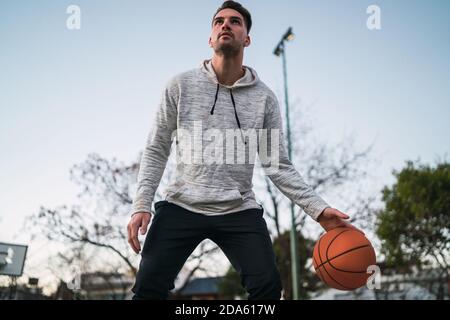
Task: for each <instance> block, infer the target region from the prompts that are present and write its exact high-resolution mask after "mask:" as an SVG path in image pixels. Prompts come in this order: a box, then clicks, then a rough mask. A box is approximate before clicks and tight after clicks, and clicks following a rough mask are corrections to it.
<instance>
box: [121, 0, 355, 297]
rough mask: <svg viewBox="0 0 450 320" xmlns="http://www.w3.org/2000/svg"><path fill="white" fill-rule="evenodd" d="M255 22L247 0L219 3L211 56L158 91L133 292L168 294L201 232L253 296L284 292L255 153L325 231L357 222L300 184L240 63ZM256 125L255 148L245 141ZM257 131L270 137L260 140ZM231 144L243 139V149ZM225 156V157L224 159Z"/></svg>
mask: <svg viewBox="0 0 450 320" xmlns="http://www.w3.org/2000/svg"><path fill="white" fill-rule="evenodd" d="M251 23H252V21H251V16H250V13H249V12H248V11H247V10H246V9H245V8H244V7H242V6H241V5H240V4H239V3H237V2H234V1H225V2H224V3H223V4H222V6H221V7H219V9H218V10H217V11H216V13H215V15H214V16H213V20H212V30H211V36H210V38H209V45H210V47H211V48H212V49H213V51H214V53H213V56H212V59H211V60H205V61H203V62H202V63H201V65H200V67H199V68H196V69H193V70H190V71H187V72H184V73H181V74H179V75H177V76H175V77H174V78H173V79H171V80H170V81H169V83H168V84H167V86H166V88H165V90H164V92H163V94H162V97H161V103H160V106H159V110H158V113H157V115H156V119H155V122H154V124H153V128H152V131H151V133H150V135H149V137H148V140H147V144H146V148H145V150H144V153H143V155H142V159H141V166H140V169H139V175H138V188H137V192H136V196H135V198H134V201H133V214H132V217H131V221H130V222H129V224H128V240H129V243H130V245H131V247H132V248H133V250H134V251H135V252H136V253H139V252H140V249H141V247H140V243H139V240H138V232H139V231H140V232H141V234H145V233H146V231H147V227H148V225H149V223H150V220H151V219H152V216H153V221H152V224H151V226H150V229H149V233H148V235H147V237H146V239H145V243H144V247H143V250H142V253H141V256H142V259H141V262H140V267H139V271H138V274H137V277H136V283H135V285H134V287H133V289H132V291H133V292H134V296H133V299H166V298H167V297H168V293H169V291H170V290H172V289H173V288H174V280H175V278H176V276H177V274H178V272H179V271H180V270H181V268H182V267H183V265H184V263H185V262H186V260H187V258H188V257H189V255H190V254H191V253H192V251H193V250H194V249H195V248H196V247H197V245H198V244H199V243H200V242H201V241H203V240H204V239H207V238H208V239H210V240H212V241H213V242H215V243H216V244H217V245H218V246H219V247H220V249H221V250H222V251H223V252H224V254H225V255H226V256H227V258H228V259H229V260H230V262H231V264H232V265H233V267H234V268H235V269H236V271H237V272H238V273H239V275H240V277H241V283H242V285H243V287H244V288H245V289H246V290H247V292H248V294H249V296H248V298H249V299H280V297H281V290H282V286H281V281H280V276H279V273H278V270H277V266H276V260H275V255H274V252H273V248H272V242H271V239H270V236H269V232H268V230H267V225H266V223H265V220H264V218H263V213H264V208H263V207H262V205H261V204H259V203H258V202H257V201H256V199H255V194H254V192H253V190H252V177H253V168H254V161H251V159H254V156H255V154H256V152H257V153H258V156H259V158H260V159H261V164H262V167H263V168H264V170H265V172H266V174H267V175H268V176H269V178H270V179H271V180H272V182H273V183H274V184H275V185H276V186H277V188H278V189H279V190H281V192H282V193H283V194H284V195H286V196H287V197H288V198H289V199H290V200H291V201H293V202H294V203H295V204H297V205H299V206H300V207H301V208H302V209H303V210H304V211H305V212H306V213H307V214H308V215H310V216H311V217H312V218H313V219H314V220H316V221H318V222H319V223H320V224H321V226H322V227H323V228H324V229H325V230H330V229H333V228H336V227H340V226H347V227H351V228H354V227H353V226H352V225H351V224H349V223H348V222H345V221H344V220H343V219H348V216H347V215H346V214H344V213H342V212H340V211H339V210H337V209H334V208H332V207H331V206H329V205H328V204H327V203H326V202H325V201H324V200H323V199H322V198H321V197H319V196H318V195H317V194H316V193H315V192H314V191H313V190H312V188H311V187H310V186H308V185H307V184H306V183H305V182H304V181H303V179H302V177H301V175H300V174H299V173H298V171H296V169H295V168H294V166H293V165H292V163H291V162H290V160H289V159H288V156H287V152H286V147H285V144H284V139H283V135H282V120H281V112H280V108H279V105H278V101H277V98H276V96H275V95H274V93H273V92H272V91H271V90H270V89H269V88H268V87H267V86H266V85H265V84H264V83H263V82H262V81H261V80H260V79H259V78H258V75H257V73H256V71H255V70H253V69H252V68H250V67H248V66H243V65H242V62H243V56H244V48H245V47H248V46H249V45H250V43H251V40H250V36H249V32H250V28H251ZM252 130H253V131H252ZM255 131H257V133H259V135H257V137H258V138H257V141H258V142H257V143H256V150H255V148H253V149H252V148H251V146H250V145H251V144H252V143H251V142H252V141H253V142H254V140H252V139H251V137H254V136H255V135H253V136H252V133H254V132H255ZM264 131H266V135H264V133H262V132H264ZM192 132H194V134H193V135H192ZM244 133H245V136H244ZM192 136H194V138H192ZM230 136H231V138H232V139H229V138H230ZM261 136H263V137H264V138H265V139H266V140H264V139H261V140H259V139H260V137H261ZM186 137H187V138H186ZM224 137H227V139H226V142H228V143H226V145H225V143H223V144H222V142H223V140H224ZM234 138H237V141H235V139H234ZM172 140H176V148H177V152H178V153H177V154H178V155H179V154H182V156H179V157H178V158H177V164H176V174H175V179H174V181H173V182H172V183H171V184H170V185H169V186H168V187H167V189H166V190H165V192H164V194H165V199H164V200H161V201H158V202H156V203H155V214H153V211H152V209H151V205H152V202H153V198H154V194H155V191H156V189H157V187H158V185H159V183H160V180H161V177H162V175H163V172H164V169H165V167H166V163H167V160H168V157H169V155H170V151H171V145H172ZM230 140H231V142H232V143H231V145H230V143H229V142H230ZM269 141H270V142H269ZM213 142H214V143H213ZM235 142H236V143H235ZM242 142H243V143H242ZM237 145H240V146H244V149H243V151H242V149H239V147H238V146H237ZM211 146H213V148H211ZM223 147H225V149H223ZM224 150H225V151H224ZM239 150H241V151H239ZM264 150H266V151H267V150H268V152H266V153H265V152H263V151H264ZM211 151H214V157H213V159H212V160H211V157H212V156H211ZM223 152H224V153H225V155H224V154H223ZM267 154H270V156H267ZM224 156H225V158H226V160H227V161H221V160H223V159H224ZM235 156H237V157H238V158H239V157H242V156H245V158H244V161H239V160H238V161H235ZM252 157H253V158H252ZM267 159H269V160H270V161H264V160H267ZM240 160H242V158H240ZM236 162H237V163H236ZM268 163H270V166H268V165H267V164H268ZM274 163H275V165H274Z"/></svg>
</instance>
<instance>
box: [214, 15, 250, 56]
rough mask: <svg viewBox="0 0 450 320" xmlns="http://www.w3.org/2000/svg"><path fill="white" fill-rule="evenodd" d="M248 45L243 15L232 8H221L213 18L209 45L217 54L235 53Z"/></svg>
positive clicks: (248, 39) (230, 54) (228, 54)
mask: <svg viewBox="0 0 450 320" xmlns="http://www.w3.org/2000/svg"><path fill="white" fill-rule="evenodd" d="M249 45H250V37H249V36H248V35H247V27H246V26H245V22H244V17H243V16H242V15H241V14H240V13H239V12H237V11H236V10H233V9H223V10H221V11H219V12H218V13H217V15H216V16H215V17H214V19H213V23H212V30H211V36H210V38H209V46H210V47H211V48H213V49H214V51H215V52H216V53H217V54H223V55H225V56H233V55H237V54H238V53H239V52H240V51H241V50H243V48H244V47H248V46H249Z"/></svg>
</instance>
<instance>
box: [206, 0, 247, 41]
mask: <svg viewBox="0 0 450 320" xmlns="http://www.w3.org/2000/svg"><path fill="white" fill-rule="evenodd" d="M223 9H233V10H236V11H237V12H239V13H240V14H241V15H242V16H243V17H244V22H245V25H246V26H247V34H249V33H250V29H251V28H252V16H251V15H250V12H248V10H247V9H245V8H244V7H243V6H242V5H241V4H240V3H239V2H236V1H231V0H230V1H225V2H224V3H222V5H221V6H220V7H219V9H217V11H216V13H215V14H214V16H213V22H214V18H215V17H216V15H217V14H218V13H219V11H221V10H223Z"/></svg>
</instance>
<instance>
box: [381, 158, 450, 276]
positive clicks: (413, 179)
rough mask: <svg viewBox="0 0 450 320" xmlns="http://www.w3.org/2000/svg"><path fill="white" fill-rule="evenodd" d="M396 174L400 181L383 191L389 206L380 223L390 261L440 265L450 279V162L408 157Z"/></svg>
mask: <svg viewBox="0 0 450 320" xmlns="http://www.w3.org/2000/svg"><path fill="white" fill-rule="evenodd" d="M393 174H394V175H395V177H396V179H397V182H396V183H395V184H394V185H393V186H392V187H391V188H389V187H385V188H384V189H383V191H382V192H383V201H384V202H385V208H384V209H383V211H381V212H380V213H379V215H378V218H377V226H376V233H377V235H378V236H379V238H380V240H381V241H382V249H381V250H382V253H383V254H384V255H385V257H386V264H387V265H388V266H395V268H396V269H399V268H407V269H410V268H411V267H413V266H414V267H416V268H418V270H421V269H422V268H424V267H430V266H432V267H434V268H436V267H438V268H440V269H441V270H442V273H441V275H442V277H445V278H446V279H447V280H448V270H449V266H450V260H449V259H450V230H449V228H450V164H449V163H438V164H437V166H436V167H435V168H433V167H430V166H428V165H420V164H417V165H415V164H414V163H413V162H412V161H408V162H407V166H406V167H405V168H403V169H402V170H401V171H400V172H397V171H394V172H393ZM443 282H444V281H443Z"/></svg>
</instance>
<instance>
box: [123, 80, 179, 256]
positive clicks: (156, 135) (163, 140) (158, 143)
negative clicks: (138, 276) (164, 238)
mask: <svg viewBox="0 0 450 320" xmlns="http://www.w3.org/2000/svg"><path fill="white" fill-rule="evenodd" d="M177 97H178V87H177V85H176V82H175V81H173V80H172V81H171V82H169V84H168V85H167V86H166V88H165V90H164V92H163V94H162V97H161V102H160V105H159V108H158V112H157V114H156V118H155V120H154V122H153V126H152V129H151V132H150V134H149V135H148V138H147V143H146V146H145V149H144V152H143V154H142V158H141V163H140V167H139V174H138V181H137V191H136V195H135V197H134V199H133V209H132V212H133V214H132V217H131V220H130V222H129V223H128V226H127V231H128V243H129V244H130V246H131V248H132V249H133V250H134V251H135V252H136V253H139V251H140V250H141V245H140V243H139V240H138V231H139V230H140V231H141V234H145V233H146V232H147V226H148V224H149V223H150V221H151V217H152V209H151V207H152V202H153V198H154V196H155V192H156V189H157V188H158V186H159V183H160V181H161V178H162V175H163V173H164V170H165V168H166V164H167V160H168V158H169V155H170V149H171V146H172V133H173V132H174V131H175V130H176V127H177V101H178V98H177Z"/></svg>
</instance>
